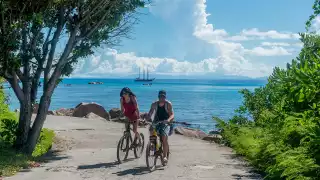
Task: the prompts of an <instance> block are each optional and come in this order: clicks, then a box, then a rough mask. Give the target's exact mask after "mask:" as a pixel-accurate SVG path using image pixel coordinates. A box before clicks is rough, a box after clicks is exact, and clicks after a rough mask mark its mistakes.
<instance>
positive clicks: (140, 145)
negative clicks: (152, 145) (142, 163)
mask: <svg viewBox="0 0 320 180" xmlns="http://www.w3.org/2000/svg"><path fill="white" fill-rule="evenodd" d="M143 149H144V135H143V134H142V133H140V134H139V137H138V139H137V141H136V144H135V148H134V156H135V157H136V158H140V157H141V155H142V153H143Z"/></svg>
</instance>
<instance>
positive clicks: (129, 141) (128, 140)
mask: <svg viewBox="0 0 320 180" xmlns="http://www.w3.org/2000/svg"><path fill="white" fill-rule="evenodd" d="M131 124H132V123H130V122H126V124H125V131H124V132H123V136H122V137H121V138H120V140H119V142H118V146H117V159H118V163H119V164H121V163H122V162H123V161H125V160H127V158H128V155H129V150H132V149H133V151H134V156H135V158H140V157H141V155H142V153H143V149H144V135H143V134H142V133H139V136H138V137H137V139H136V143H134V141H133V138H132V135H131V132H130V131H132V128H131V127H130V125H131ZM139 148H141V149H140V150H139ZM122 152H124V153H125V156H124V158H123V159H122V158H121V157H120V156H121V153H122Z"/></svg>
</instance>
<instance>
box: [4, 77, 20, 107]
mask: <svg viewBox="0 0 320 180" xmlns="http://www.w3.org/2000/svg"><path fill="white" fill-rule="evenodd" d="M11 77H12V78H7V77H6V79H7V81H8V82H9V83H10V85H11V87H12V89H13V91H14V93H15V94H16V96H17V98H18V100H19V102H20V103H22V102H23V101H24V95H23V91H22V89H21V87H20V86H19V81H18V79H17V75H16V74H15V73H14V72H13V73H12V75H11Z"/></svg>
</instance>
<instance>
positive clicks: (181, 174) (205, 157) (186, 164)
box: [5, 116, 261, 180]
mask: <svg viewBox="0 0 320 180" xmlns="http://www.w3.org/2000/svg"><path fill="white" fill-rule="evenodd" d="M45 127H47V128H51V129H53V130H55V131H56V134H57V137H58V139H61V140H60V143H59V145H55V146H54V147H53V148H54V149H60V150H61V149H64V150H63V151H61V152H59V153H57V155H55V156H52V157H48V160H50V161H49V162H48V163H45V164H42V165H41V167H39V168H34V169H31V170H28V171H25V172H20V173H18V174H17V175H15V176H13V177H8V178H5V179H8V180H64V179H65V180H82V179H86V180H105V179H110V180H117V179H121V180H128V179H132V180H158V179H161V180H192V179H198V180H224V179H228V180H229V179H251V180H253V179H261V178H259V176H258V175H255V174H252V173H250V168H249V167H246V166H245V164H244V163H243V162H242V161H240V160H239V159H236V158H234V155H233V153H232V152H231V149H229V148H226V147H221V146H219V145H217V144H214V143H209V142H206V141H202V140H198V139H191V138H188V137H184V136H181V135H172V136H171V137H170V142H169V143H170V149H171V156H170V159H169V163H168V166H167V167H164V168H163V167H162V166H159V168H158V169H157V170H156V171H154V172H152V173H150V172H149V171H148V170H147V169H146V163H145V151H144V153H143V155H142V157H141V158H140V159H133V157H134V156H133V152H130V154H129V159H130V161H128V162H125V163H123V164H121V165H118V164H117V163H116V147H117V143H118V140H119V138H120V137H121V135H122V133H123V130H124V124H121V123H115V122H108V121H105V120H102V119H85V118H72V117H61V116H48V118H47V120H46V123H45ZM140 131H142V132H143V133H144V135H145V137H148V133H147V129H146V128H140ZM145 139H146V143H147V141H148V140H147V138H145ZM146 143H145V144H146Z"/></svg>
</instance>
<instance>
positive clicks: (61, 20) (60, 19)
mask: <svg viewBox="0 0 320 180" xmlns="http://www.w3.org/2000/svg"><path fill="white" fill-rule="evenodd" d="M64 22H65V19H64V8H60V11H59V15H58V24H57V29H56V31H55V33H54V35H53V38H52V40H51V47H50V52H49V57H48V61H47V65H46V68H45V70H44V86H43V88H46V86H47V83H48V81H49V73H50V70H51V68H52V61H53V57H54V53H55V51H56V47H57V43H58V41H59V36H60V33H61V31H62V29H63V26H64ZM44 47H45V48H47V46H44ZM44 52H46V49H44ZM43 58H45V57H43Z"/></svg>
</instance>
